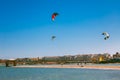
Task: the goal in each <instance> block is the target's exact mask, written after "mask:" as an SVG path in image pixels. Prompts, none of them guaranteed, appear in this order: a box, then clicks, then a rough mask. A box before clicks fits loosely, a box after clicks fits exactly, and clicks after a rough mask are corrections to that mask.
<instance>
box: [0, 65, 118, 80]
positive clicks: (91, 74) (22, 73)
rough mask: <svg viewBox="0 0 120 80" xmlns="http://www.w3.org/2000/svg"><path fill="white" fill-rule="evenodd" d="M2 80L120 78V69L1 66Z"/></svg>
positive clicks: (0, 77) (104, 79)
mask: <svg viewBox="0 0 120 80" xmlns="http://www.w3.org/2000/svg"><path fill="white" fill-rule="evenodd" d="M0 80H120V70H102V69H101V70H100V69H73V68H71V69H66V68H62V69H60V68H12V67H7V68H6V67H0Z"/></svg>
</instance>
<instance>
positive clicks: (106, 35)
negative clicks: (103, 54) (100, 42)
mask: <svg viewBox="0 0 120 80" xmlns="http://www.w3.org/2000/svg"><path fill="white" fill-rule="evenodd" d="M102 35H104V36H105V37H104V40H107V39H108V38H109V37H110V35H109V34H108V33H107V32H103V33H102Z"/></svg>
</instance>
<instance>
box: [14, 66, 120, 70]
mask: <svg viewBox="0 0 120 80" xmlns="http://www.w3.org/2000/svg"><path fill="white" fill-rule="evenodd" d="M13 67H14V68H77V69H78V68H79V69H105V70H120V66H104V65H84V66H80V65H21V66H13Z"/></svg>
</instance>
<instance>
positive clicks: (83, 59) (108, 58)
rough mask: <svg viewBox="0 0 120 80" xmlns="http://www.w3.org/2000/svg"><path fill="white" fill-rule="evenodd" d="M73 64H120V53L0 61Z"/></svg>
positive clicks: (16, 63) (8, 63)
mask: <svg viewBox="0 0 120 80" xmlns="http://www.w3.org/2000/svg"><path fill="white" fill-rule="evenodd" d="M71 63H76V64H80V63H84V64H86V63H97V64H100V63H120V53H119V52H116V53H115V54H113V55H111V54H109V53H104V54H78V55H64V56H45V57H42V58H40V57H36V58H16V59H0V64H3V65H6V66H9V65H11V64H12V65H13V66H16V65H35V64H61V65H63V64H71Z"/></svg>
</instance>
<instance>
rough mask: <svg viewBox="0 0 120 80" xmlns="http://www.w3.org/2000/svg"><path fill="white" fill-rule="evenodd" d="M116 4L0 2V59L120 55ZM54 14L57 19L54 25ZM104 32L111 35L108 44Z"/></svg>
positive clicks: (112, 0)
mask: <svg viewBox="0 0 120 80" xmlns="http://www.w3.org/2000/svg"><path fill="white" fill-rule="evenodd" d="M119 4H120V1H119V0H0V58H18V57H42V56H63V55H76V54H89V53H93V54H94V53H106V52H108V53H110V54H114V53H115V52H120V35H119V34H120V5H119ZM54 12H58V13H59V15H58V16H57V17H56V19H55V21H54V22H53V21H52V20H51V15H52V13H54ZM104 31H105V32H108V33H109V34H110V38H109V39H108V40H104V36H103V35H101V34H102V32H104ZM53 35H55V36H56V39H55V40H54V41H52V40H51V36H53Z"/></svg>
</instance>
